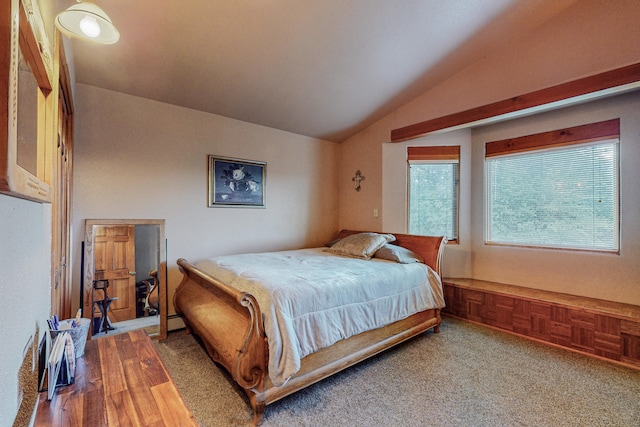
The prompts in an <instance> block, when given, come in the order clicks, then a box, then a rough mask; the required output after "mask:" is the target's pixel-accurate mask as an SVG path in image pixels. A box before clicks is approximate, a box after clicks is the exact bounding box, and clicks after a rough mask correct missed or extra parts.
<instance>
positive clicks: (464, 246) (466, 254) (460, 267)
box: [382, 129, 472, 277]
mask: <svg viewBox="0 0 640 427" xmlns="http://www.w3.org/2000/svg"><path fill="white" fill-rule="evenodd" d="M420 145H424V146H439V145H440V146H448V145H458V146H460V165H459V167H460V193H459V198H458V202H459V203H458V223H459V226H458V242H457V243H452V244H449V245H447V246H446V258H445V261H446V262H445V263H444V265H443V266H442V274H443V276H445V277H452V276H458V277H470V275H471V216H470V215H471V209H472V206H471V131H470V130H469V129H462V130H457V131H453V132H446V133H440V134H436V135H430V136H427V137H424V138H420V139H415V140H412V141H407V142H404V143H387V144H383V145H382V182H383V186H382V210H383V211H384V212H385V214H384V216H383V218H382V229H383V230H385V231H388V232H391V233H406V231H407V228H408V224H407V217H408V215H407V209H408V207H407V147H409V146H420Z"/></svg>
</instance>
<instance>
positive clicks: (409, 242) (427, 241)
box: [337, 230, 447, 276]
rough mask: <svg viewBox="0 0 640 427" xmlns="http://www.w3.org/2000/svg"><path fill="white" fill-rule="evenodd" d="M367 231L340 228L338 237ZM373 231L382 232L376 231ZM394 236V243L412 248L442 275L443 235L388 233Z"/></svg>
mask: <svg viewBox="0 0 640 427" xmlns="http://www.w3.org/2000/svg"><path fill="white" fill-rule="evenodd" d="M356 233H367V231H356V230H341V231H340V233H338V237H337V238H338V239H343V238H345V237H347V236H349V235H351V234H356ZM375 233H383V232H381V231H376V232H375ZM390 234H393V235H394V236H396V240H395V242H392V244H394V245H398V246H402V247H403V248H407V249H410V250H412V251H413V252H415V253H417V254H419V255H420V256H421V257H422V258H424V263H425V264H427V265H428V266H429V267H431V268H433V269H434V271H435V272H436V273H438V275H440V276H442V271H441V268H442V255H443V252H444V246H445V244H446V243H447V238H446V237H444V236H418V235H416V234H398V233H390Z"/></svg>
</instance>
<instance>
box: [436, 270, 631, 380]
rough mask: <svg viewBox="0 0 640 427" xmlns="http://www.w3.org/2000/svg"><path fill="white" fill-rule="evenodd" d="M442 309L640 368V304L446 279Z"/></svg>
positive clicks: (464, 317) (497, 284)
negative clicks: (445, 305) (444, 302)
mask: <svg viewBox="0 0 640 427" xmlns="http://www.w3.org/2000/svg"><path fill="white" fill-rule="evenodd" d="M444 293H445V301H446V303H447V307H445V308H444V309H443V310H442V314H445V315H450V316H454V317H458V318H461V319H465V320H469V321H472V322H475V323H480V324H483V325H487V326H491V327H493V328H496V329H500V330H503V331H507V332H510V333H513V334H517V335H521V336H524V337H527V338H530V339H534V340H536V341H541V342H545V343H548V344H552V345H556V346H560V347H564V348H567V349H570V350H573V351H577V352H580V353H584V354H589V355H592V356H596V357H599V358H603V359H607V360H612V361H615V362H619V363H622V364H624V365H627V366H631V367H634V368H640V307H638V306H634V305H630V304H622V303H616V302H611V301H603V300H598V299H594V298H586V297H578V296H574V295H567V294H561V293H556V292H548V291H541V290H537V289H530V288H523V287H519V286H512V285H505V284H500V283H493V282H486V281H482V280H474V279H445V280H444Z"/></svg>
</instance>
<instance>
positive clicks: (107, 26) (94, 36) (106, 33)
mask: <svg viewBox="0 0 640 427" xmlns="http://www.w3.org/2000/svg"><path fill="white" fill-rule="evenodd" d="M55 24H56V27H58V29H59V30H60V31H61V32H62V33H64V34H66V35H67V36H69V37H76V38H79V39H83V40H89V41H92V42H95V43H101V44H113V43H115V42H117V41H118V39H119V38H120V33H119V32H118V30H117V29H116V27H115V26H114V25H113V23H112V22H111V19H110V18H109V17H108V16H107V14H106V13H104V11H103V10H102V9H100V8H99V7H98V6H96V5H95V4H93V3H90V2H86V1H84V2H81V1H80V0H78V4H74V5H73V6H71V7H70V8H69V9H67V10H65V11H64V12H62V13H60V14H58V16H56V19H55Z"/></svg>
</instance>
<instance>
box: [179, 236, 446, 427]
mask: <svg viewBox="0 0 640 427" xmlns="http://www.w3.org/2000/svg"><path fill="white" fill-rule="evenodd" d="M353 233H357V232H356V231H346V230H343V231H342V232H340V235H339V237H345V236H347V235H349V234H353ZM394 235H395V236H396V239H397V241H396V243H397V244H399V245H400V246H404V247H407V248H408V249H411V250H413V251H414V252H417V253H419V254H420V255H421V256H422V257H423V258H424V259H425V264H428V265H429V266H431V267H432V268H433V269H434V270H435V271H436V272H437V273H438V274H440V263H441V259H442V252H443V248H444V244H445V243H446V239H444V238H443V237H433V236H413V235H401V234H394ZM178 265H179V266H180V269H181V271H182V273H183V275H184V277H183V280H182V282H181V284H180V286H179V287H178V289H177V290H176V292H175V295H174V305H175V308H176V310H177V312H178V313H180V314H182V315H183V318H184V321H185V324H186V325H187V327H188V329H189V330H190V331H191V332H193V333H195V334H196V335H198V336H199V337H200V338H201V340H202V342H203V344H204V346H205V348H206V349H207V352H208V353H209V355H210V356H211V358H212V359H213V360H214V361H216V362H217V363H219V364H221V365H222V366H224V367H225V369H227V371H228V372H229V373H230V374H231V375H232V377H233V379H234V380H235V381H236V382H237V383H238V384H239V385H240V386H241V387H242V388H243V389H244V390H245V391H246V393H247V395H248V396H249V400H250V402H251V405H252V407H253V411H254V424H255V425H259V424H261V423H262V419H263V414H264V409H265V406H266V405H268V404H270V403H273V402H275V401H277V400H279V399H281V398H282V397H284V396H287V395H289V394H291V393H293V392H295V391H298V390H300V389H302V388H304V387H307V386H308V385H311V384H313V383H315V382H318V381H320V380H322V379H323V378H326V377H328V376H330V375H332V374H334V373H336V372H339V371H341V370H343V369H345V368H347V367H349V366H352V365H354V364H356V363H358V362H360V361H362V360H364V359H366V358H368V357H371V356H373V355H374V354H377V353H379V352H381V351H383V350H385V349H387V348H389V347H392V346H394V345H396V344H398V343H400V342H402V341H405V340H407V339H409V338H411V337H413V336H416V335H418V334H420V333H422V332H424V331H426V330H429V329H431V328H433V329H434V330H435V331H436V332H437V331H438V326H439V325H440V323H441V319H440V310H435V309H434V310H426V311H423V312H420V313H416V314H414V315H413V316H410V317H408V318H406V319H403V320H401V321H398V322H395V323H392V324H390V325H387V326H385V327H382V328H379V329H375V330H373V331H368V332H364V333H361V334H359V335H356V336H353V337H351V338H348V339H345V340H342V341H339V342H337V343H335V344H334V345H332V346H330V347H327V348H324V349H322V350H320V351H318V352H316V353H313V354H311V355H309V356H307V357H305V358H303V359H302V361H301V369H300V370H299V371H298V372H297V373H296V375H295V376H294V377H292V378H291V379H290V380H289V381H287V382H286V383H285V384H284V385H282V386H279V387H276V386H274V385H273V384H272V383H271V381H270V379H269V375H268V357H269V351H268V343H267V338H266V336H265V332H264V327H263V325H262V314H261V311H260V307H259V305H258V303H257V301H256V299H255V298H254V297H253V295H251V294H249V293H247V292H242V291H239V290H237V289H235V288H233V287H230V286H228V285H227V284H225V283H223V282H221V281H220V280H218V279H216V278H215V277H213V276H211V275H209V274H207V273H204V272H202V271H201V270H199V269H198V268H197V267H195V266H194V265H192V264H190V263H189V262H188V261H187V260H185V259H179V260H178Z"/></svg>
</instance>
